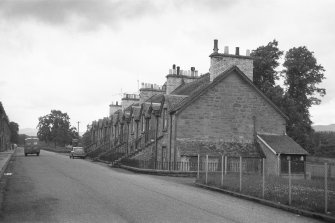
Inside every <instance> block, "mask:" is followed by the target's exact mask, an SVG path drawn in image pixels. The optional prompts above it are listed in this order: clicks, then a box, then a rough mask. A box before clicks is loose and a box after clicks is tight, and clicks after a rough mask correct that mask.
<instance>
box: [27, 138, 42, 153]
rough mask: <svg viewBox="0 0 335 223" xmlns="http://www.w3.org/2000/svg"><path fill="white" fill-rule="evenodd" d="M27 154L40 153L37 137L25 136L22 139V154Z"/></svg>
mask: <svg viewBox="0 0 335 223" xmlns="http://www.w3.org/2000/svg"><path fill="white" fill-rule="evenodd" d="M28 154H36V155H37V156H39V155H40V147H39V143H38V138H26V139H25V140H24V155H25V156H27V155H28Z"/></svg>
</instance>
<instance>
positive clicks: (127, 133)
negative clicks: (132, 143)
mask: <svg viewBox="0 0 335 223" xmlns="http://www.w3.org/2000/svg"><path fill="white" fill-rule="evenodd" d="M126 137H127V138H126V140H127V154H129V143H128V142H129V122H127V136H126Z"/></svg>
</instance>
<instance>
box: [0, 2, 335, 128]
mask: <svg viewBox="0 0 335 223" xmlns="http://www.w3.org/2000/svg"><path fill="white" fill-rule="evenodd" d="M334 9H335V1H333V0H329V1H326V0H322V1H311V0H310V1H309V0H301V1H292V0H287V1H285V0H278V1H269V0H256V1H255V0H253V1H238V0H197V1H191V0H183V1H182V0H137V1H135V0H133V1H130V0H119V1H116V0H99V1H95V0H20V1H19V0H1V1H0V101H1V102H2V103H3V105H4V107H5V110H6V112H7V115H8V117H9V119H10V120H11V121H15V122H17V123H18V124H19V125H20V128H35V127H36V126H37V123H38V117H39V116H43V115H46V114H48V113H50V111H51V110H52V109H57V110H61V111H62V112H67V113H68V115H69V116H70V118H71V123H72V125H74V126H77V124H76V123H77V121H80V123H81V124H80V130H81V131H82V130H84V129H86V125H87V124H89V123H91V122H92V121H93V120H96V119H99V118H103V117H106V116H108V111H109V104H111V103H112V102H115V101H117V100H118V101H120V98H121V95H120V93H121V92H127V93H136V92H137V90H138V81H139V83H141V82H150V83H156V84H160V85H162V84H163V83H164V82H165V76H166V75H167V73H168V69H169V68H170V67H171V66H172V64H177V65H179V66H181V69H190V67H191V66H195V67H196V69H197V70H199V72H200V73H206V72H208V69H209V57H208V55H209V54H210V53H211V52H212V49H213V39H218V40H219V49H220V50H221V52H222V51H223V48H224V46H229V47H230V51H231V52H232V51H233V49H234V48H235V47H237V46H239V47H240V51H241V52H242V54H244V53H245V50H246V49H250V50H252V49H256V48H257V47H258V46H261V45H266V44H267V43H268V42H270V41H272V40H273V39H276V40H278V41H279V47H280V49H282V50H284V51H287V50H288V49H290V48H292V47H294V46H296V47H297V46H307V48H308V49H309V50H311V51H313V52H314V55H315V57H316V58H317V60H318V63H319V64H321V65H323V66H324V68H325V70H326V72H325V76H326V78H327V79H326V80H324V83H323V84H322V85H321V86H322V87H325V88H326V90H327V95H326V96H325V97H324V98H323V99H322V104H321V105H319V106H314V107H313V108H312V109H311V115H312V121H313V122H314V123H315V124H331V123H335V116H334V113H335V112H334V111H335V90H334V88H333V86H335V76H334V72H335V63H334V59H335V49H334V48H335V47H334V46H335V44H334V41H335V28H334V27H335V13H334Z"/></svg>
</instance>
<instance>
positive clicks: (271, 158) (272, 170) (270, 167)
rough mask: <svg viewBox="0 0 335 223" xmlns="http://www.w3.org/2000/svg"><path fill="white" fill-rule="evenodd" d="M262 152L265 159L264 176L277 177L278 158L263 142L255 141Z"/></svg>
mask: <svg viewBox="0 0 335 223" xmlns="http://www.w3.org/2000/svg"><path fill="white" fill-rule="evenodd" d="M257 142H258V143H259V145H260V147H261V148H262V151H263V153H264V155H265V157H266V159H265V173H266V175H279V170H278V167H279V166H278V157H277V155H276V154H274V153H273V152H272V151H271V150H270V149H269V148H268V147H267V146H266V145H264V143H263V142H261V141H260V140H257Z"/></svg>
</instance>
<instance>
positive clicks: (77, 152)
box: [70, 147, 87, 159]
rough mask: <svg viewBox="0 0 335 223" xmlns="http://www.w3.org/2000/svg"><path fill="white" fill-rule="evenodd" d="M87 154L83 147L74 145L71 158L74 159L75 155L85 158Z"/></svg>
mask: <svg viewBox="0 0 335 223" xmlns="http://www.w3.org/2000/svg"><path fill="white" fill-rule="evenodd" d="M86 155H87V154H86V153H85V150H84V148H83V147H73V148H72V150H71V152H70V159H74V158H75V157H79V158H82V159H85V158H86Z"/></svg>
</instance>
